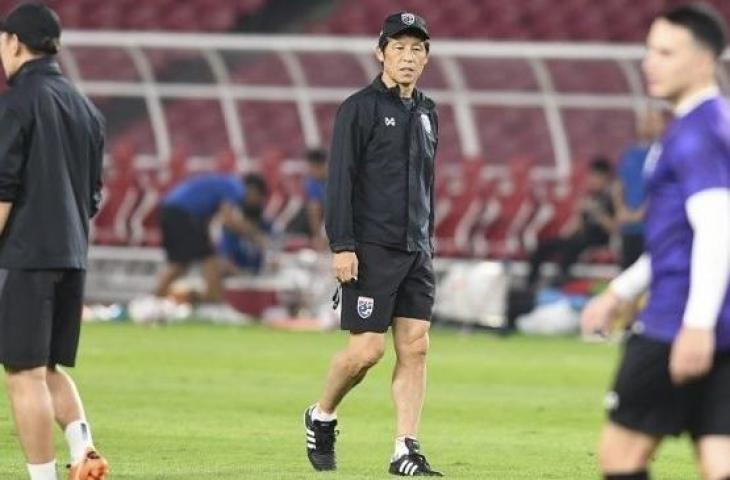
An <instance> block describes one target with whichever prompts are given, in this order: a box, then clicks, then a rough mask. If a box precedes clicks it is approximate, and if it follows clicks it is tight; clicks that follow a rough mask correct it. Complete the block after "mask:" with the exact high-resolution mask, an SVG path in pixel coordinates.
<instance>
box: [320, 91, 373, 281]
mask: <svg viewBox="0 0 730 480" xmlns="http://www.w3.org/2000/svg"><path fill="white" fill-rule="evenodd" d="M364 144H365V142H364V140H363V138H362V133H361V129H360V125H359V122H358V115H357V105H356V104H355V103H354V102H353V101H346V102H345V103H343V104H342V105H341V106H340V108H339V110H338V111H337V116H336V118H335V125H334V131H333V134H332V148H331V155H330V161H329V164H328V180H327V200H326V202H325V229H326V231H327V237H328V238H329V242H330V249H331V250H332V252H334V254H335V255H334V258H333V260H332V269H333V271H334V274H335V276H336V277H337V279H338V280H339V281H340V282H349V281H351V280H353V279H356V278H357V273H358V260H357V256H356V255H355V234H354V228H353V215H352V186H353V182H354V179H355V171H356V165H357V159H358V157H359V155H360V153H361V152H362V149H363V148H364Z"/></svg>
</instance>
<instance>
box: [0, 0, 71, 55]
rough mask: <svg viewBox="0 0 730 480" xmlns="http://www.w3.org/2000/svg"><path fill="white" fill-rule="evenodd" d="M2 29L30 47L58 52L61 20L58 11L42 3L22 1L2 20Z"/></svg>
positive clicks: (46, 51)
mask: <svg viewBox="0 0 730 480" xmlns="http://www.w3.org/2000/svg"><path fill="white" fill-rule="evenodd" d="M0 31H3V32H7V33H12V34H15V35H17V36H18V39H19V40H20V41H21V42H22V43H24V44H25V45H26V46H27V47H28V48H30V49H32V50H35V51H38V52H42V53H48V54H55V53H58V49H59V48H60V45H61V43H60V38H61V21H60V20H59V18H58V15H57V14H56V12H54V11H53V10H51V9H50V8H48V7H47V6H45V5H43V4H42V3H22V4H20V5H18V6H17V7H15V8H14V9H13V10H12V11H11V12H10V13H9V14H8V15H7V16H6V17H5V18H3V19H2V20H0Z"/></svg>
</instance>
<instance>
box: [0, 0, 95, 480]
mask: <svg viewBox="0 0 730 480" xmlns="http://www.w3.org/2000/svg"><path fill="white" fill-rule="evenodd" d="M60 35H61V26H60V23H59V20H58V16H57V15H56V13H55V12H53V11H52V10H51V9H49V8H47V7H45V6H43V5H41V4H35V3H28V4H23V5H21V6H19V7H17V8H16V9H14V10H13V11H12V12H11V13H10V14H9V15H8V16H7V17H6V18H5V19H3V20H2V21H1V23H0V57H1V58H2V64H3V69H4V70H5V73H6V76H7V78H8V84H9V86H10V88H9V90H8V91H7V92H6V93H4V94H3V95H2V96H0V363H2V364H3V366H4V367H5V372H6V380H7V385H8V394H9V396H10V400H11V406H12V409H13V414H14V417H15V423H16V429H17V432H18V436H19V438H20V442H21V445H22V447H23V449H24V452H25V456H26V459H27V463H28V472H29V475H30V478H31V480H37V479H38V480H40V479H42V480H49V479H56V478H57V477H56V475H57V473H56V461H55V454H54V442H53V421H54V418H55V420H56V421H57V422H58V423H59V425H60V426H61V428H62V429H63V430H64V433H65V436H66V439H67V441H68V444H69V450H70V454H71V462H70V464H71V471H70V472H69V473H70V478H72V479H74V480H76V479H78V480H83V479H87V478H95V479H103V478H105V476H106V472H107V471H108V467H107V465H106V461H105V460H104V459H103V458H101V457H100V456H99V455H98V454H97V453H96V451H95V450H94V447H93V444H92V439H91V432H90V429H89V425H88V423H87V421H86V418H85V415H84V409H83V406H82V405H81V401H80V399H79V397H78V393H77V391H76V387H75V385H74V383H73V381H72V380H71V378H70V377H69V376H68V375H67V374H66V373H64V372H63V371H62V370H61V369H60V368H59V365H65V366H69V367H71V366H73V365H74V363H75V360H76V350H77V347H78V342H79V332H80V328H81V309H82V306H83V305H82V301H83V293H84V276H85V275H84V274H85V269H86V261H87V250H88V235H89V219H90V218H91V217H92V216H93V215H94V214H95V213H96V211H97V210H98V208H99V201H100V197H101V170H102V158H103V150H104V122H103V118H102V116H101V114H100V113H99V112H98V111H97V109H96V108H95V107H94V106H93V105H92V104H91V102H90V101H89V100H88V99H87V98H86V97H84V96H83V95H81V94H80V93H79V92H78V91H77V90H76V89H75V88H74V87H73V86H72V85H71V84H70V83H69V82H68V80H66V78H65V77H64V76H63V75H62V74H61V70H60V69H59V66H58V63H56V60H55V54H56V53H57V52H58V50H59V47H60Z"/></svg>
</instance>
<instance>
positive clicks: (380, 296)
mask: <svg viewBox="0 0 730 480" xmlns="http://www.w3.org/2000/svg"><path fill="white" fill-rule="evenodd" d="M356 254H357V259H358V265H359V267H358V279H357V281H356V282H353V283H349V284H345V285H343V287H342V318H341V321H340V324H341V327H342V329H343V330H350V331H351V332H354V333H361V332H378V333H383V332H386V331H387V330H388V327H389V326H390V324H391V323H392V321H393V317H407V318H415V319H419V320H428V321H430V320H431V314H432V312H433V298H434V293H435V290H436V288H435V284H436V282H435V277H434V273H433V262H432V260H431V254H430V253H429V252H405V251H402V250H396V249H392V248H386V247H382V246H380V245H374V244H360V245H358V247H357V251H356Z"/></svg>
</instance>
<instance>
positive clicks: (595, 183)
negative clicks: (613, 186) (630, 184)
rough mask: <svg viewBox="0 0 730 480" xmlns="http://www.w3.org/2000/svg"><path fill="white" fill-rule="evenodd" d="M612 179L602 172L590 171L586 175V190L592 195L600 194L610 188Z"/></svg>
mask: <svg viewBox="0 0 730 480" xmlns="http://www.w3.org/2000/svg"><path fill="white" fill-rule="evenodd" d="M609 182H610V179H609V177H608V175H606V174H605V173H602V172H596V171H589V172H588V175H586V190H587V191H588V193H590V194H594V195H595V194H598V193H602V192H603V191H605V190H606V188H608V184H609Z"/></svg>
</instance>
